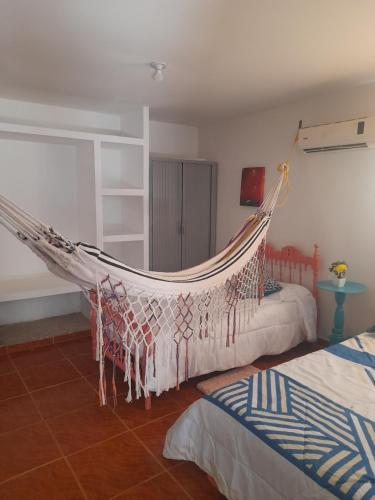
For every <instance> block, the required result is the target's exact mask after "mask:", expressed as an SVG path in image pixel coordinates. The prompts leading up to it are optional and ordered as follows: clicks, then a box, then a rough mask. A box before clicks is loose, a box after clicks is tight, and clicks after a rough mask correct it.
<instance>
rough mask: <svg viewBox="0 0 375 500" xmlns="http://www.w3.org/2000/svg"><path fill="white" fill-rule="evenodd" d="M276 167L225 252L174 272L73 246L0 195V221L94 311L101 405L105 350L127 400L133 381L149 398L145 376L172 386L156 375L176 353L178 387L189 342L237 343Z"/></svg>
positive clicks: (254, 292) (256, 276)
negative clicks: (268, 188)
mask: <svg viewBox="0 0 375 500" xmlns="http://www.w3.org/2000/svg"><path fill="white" fill-rule="evenodd" d="M279 171H280V179H279V180H278V182H277V183H276V185H275V186H274V187H273V189H271V191H270V193H269V194H268V195H267V197H266V198H265V200H264V202H263V204H262V205H261V207H259V209H258V210H257V212H256V213H255V214H254V215H252V216H251V217H249V218H248V219H247V220H246V222H245V224H244V225H243V227H242V228H241V230H240V231H239V232H238V234H237V235H236V236H235V237H234V238H233V239H232V240H231V241H230V242H229V244H228V245H227V246H226V247H225V249H224V250H222V251H221V252H220V253H218V254H217V255H216V256H215V257H213V258H211V259H209V260H208V261H206V262H204V263H203V264H200V265H198V266H196V267H193V268H190V269H187V270H184V271H180V272H175V273H158V272H148V271H143V270H138V269H133V268H131V267H128V266H126V265H125V264H123V263H121V262H119V261H118V260H116V259H114V258H112V257H110V256H109V255H107V254H106V253H104V252H102V251H101V250H100V249H98V248H96V247H94V246H91V245H87V244H85V243H77V244H74V243H72V242H70V241H69V240H67V239H66V238H64V237H63V236H61V235H60V234H58V233H56V232H55V231H54V230H53V229H52V228H51V227H50V226H47V225H45V224H44V223H42V222H40V221H38V220H37V219H35V218H34V217H33V216H31V215H30V214H28V213H27V212H25V211H24V210H22V209H21V208H19V207H18V206H16V205H15V204H13V203H12V202H10V201H9V200H7V199H6V198H4V197H2V196H0V223H1V224H2V225H3V226H5V227H6V228H7V229H8V230H9V231H10V232H11V233H12V234H14V235H15V236H16V237H17V238H18V239H19V240H21V241H22V242H23V243H24V244H25V245H27V246H28V247H29V248H30V249H31V250H32V251H33V252H34V253H35V254H36V255H37V256H38V257H40V258H41V259H42V260H43V261H44V262H45V263H46V265H47V267H48V269H49V270H50V271H51V272H53V273H54V274H56V275H58V276H59V277H61V278H64V279H66V280H68V281H70V282H73V283H75V284H77V285H79V286H80V287H81V288H82V290H83V292H84V293H85V295H86V297H87V298H88V299H89V300H90V303H91V306H92V307H93V308H95V310H96V318H97V360H98V361H99V362H100V365H99V366H100V397H101V402H102V403H103V404H104V403H105V402H106V395H105V393H106V390H105V377H104V360H105V357H106V356H107V355H108V354H109V355H110V357H111V358H112V359H113V360H115V361H116V364H117V365H121V366H122V368H123V370H124V374H125V375H124V379H125V381H126V382H128V384H129V393H128V396H127V400H128V401H130V400H131V399H132V380H134V386H135V394H136V397H137V398H138V397H140V396H141V394H142V392H143V393H144V395H145V396H146V397H147V396H148V395H149V388H150V381H149V379H150V373H151V374H152V376H153V377H154V378H155V379H156V389H155V390H156V393H157V395H158V394H160V393H161V392H162V391H163V390H166V389H169V385H168V384H167V382H166V378H165V377H161V376H160V373H161V371H163V370H168V369H169V366H170V364H171V362H172V360H171V357H172V355H175V356H176V366H177V368H176V371H177V373H176V385H178V384H179V380H180V378H181V373H180V371H181V366H180V365H181V363H180V361H181V360H180V353H181V352H182V351H183V353H184V356H185V359H184V372H185V373H184V376H183V379H185V378H188V368H187V367H188V355H189V344H190V343H192V342H200V341H202V340H205V341H206V342H218V341H222V340H223V338H224V342H225V343H226V345H227V346H229V345H230V343H232V342H234V341H235V335H236V332H237V331H238V330H239V329H240V327H241V322H242V323H244V322H245V321H246V322H248V321H249V319H250V318H251V317H252V316H253V314H254V313H255V311H256V308H257V307H258V305H259V302H260V300H261V299H262V297H263V270H264V259H265V254H264V250H265V238H266V234H267V230H268V228H269V224H270V220H271V216H272V213H273V210H274V208H275V206H276V202H277V199H278V195H279V193H280V190H281V187H282V185H283V184H284V183H285V182H286V180H287V176H288V164H287V163H284V164H282V165H280V167H279ZM240 305H241V307H239V306H240ZM223 320H224V321H223ZM223 324H225V328H224V329H223ZM182 346H183V348H182ZM172 353H173V354H172ZM150 363H151V369H150Z"/></svg>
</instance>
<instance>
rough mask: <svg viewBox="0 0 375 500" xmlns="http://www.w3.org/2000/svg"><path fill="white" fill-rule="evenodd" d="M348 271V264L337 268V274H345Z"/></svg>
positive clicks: (339, 265)
mask: <svg viewBox="0 0 375 500" xmlns="http://www.w3.org/2000/svg"><path fill="white" fill-rule="evenodd" d="M347 269H348V266H347V265H346V264H338V265H337V266H336V267H335V271H336V273H344V272H345V271H346V270H347Z"/></svg>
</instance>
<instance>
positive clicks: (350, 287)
mask: <svg viewBox="0 0 375 500" xmlns="http://www.w3.org/2000/svg"><path fill="white" fill-rule="evenodd" d="M316 286H317V288H319V289H320V290H326V291H327V292H333V293H334V294H335V299H336V311H335V317H334V320H333V328H332V333H331V336H330V338H329V343H330V344H331V345H332V344H337V343H338V342H341V341H342V340H344V307H343V306H344V302H345V299H346V295H347V294H358V293H365V292H366V291H367V286H366V285H363V284H362V283H357V282H355V281H347V282H346V283H345V286H342V287H338V286H335V285H334V284H333V283H332V282H331V281H330V280H327V281H318V283H317V284H316Z"/></svg>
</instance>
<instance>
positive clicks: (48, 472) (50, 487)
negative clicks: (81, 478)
mask: <svg viewBox="0 0 375 500" xmlns="http://www.w3.org/2000/svg"><path fill="white" fill-rule="evenodd" d="M0 498H1V500H81V499H83V498H84V497H83V495H82V493H81V491H80V489H79V487H78V484H77V482H76V480H75V479H74V477H73V474H72V472H71V471H70V469H69V467H68V466H67V465H66V463H65V462H64V460H58V461H57V462H54V463H52V464H49V465H44V466H43V467H40V468H38V469H35V470H33V471H31V472H28V473H26V474H25V475H22V476H20V477H17V478H14V479H11V480H10V481H7V482H6V483H3V484H2V485H0Z"/></svg>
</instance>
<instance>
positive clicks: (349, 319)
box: [199, 86, 375, 336]
mask: <svg viewBox="0 0 375 500" xmlns="http://www.w3.org/2000/svg"><path fill="white" fill-rule="evenodd" d="M366 115H375V86H368V87H362V88H356V89H353V90H351V91H346V92H341V93H335V94H330V95H325V96H321V97H315V98H312V99H309V100H306V101H304V102H297V103H293V104H289V105H286V106H282V107H278V108H276V109H272V110H269V111H264V112H260V113H257V114H253V115H250V116H247V117H243V118H238V119H232V120H223V121H221V122H218V123H214V124H206V125H203V126H201V127H200V130H199V133H200V136H199V142H200V151H199V152H200V155H201V156H208V157H210V158H212V159H214V160H217V161H218V164H219V175H218V218H217V243H218V248H220V247H222V246H223V245H224V244H225V243H226V242H227V241H228V239H229V238H230V236H231V235H232V234H233V233H234V231H235V230H236V229H237V228H238V227H239V226H240V225H241V222H242V221H243V219H244V218H245V217H246V216H247V215H248V214H249V213H250V212H251V211H252V210H253V209H251V208H248V207H241V206H240V205H239V194H240V182H241V171H242V168H243V167H247V166H262V165H264V166H266V189H267V188H268V187H269V186H270V185H271V184H272V183H273V181H274V180H275V179H276V175H277V174H276V171H275V168H276V166H277V164H278V163H280V162H282V161H284V160H285V159H287V157H288V154H289V149H290V146H291V143H292V141H293V138H294V135H295V133H296V128H297V126H298V121H299V120H300V119H302V120H303V123H304V126H308V125H314V124H318V123H322V122H330V121H336V120H345V119H350V118H356V117H363V116H366ZM290 168H291V170H290V192H289V196H288V199H287V203H286V205H285V206H283V207H282V208H279V209H278V210H277V211H276V213H275V216H274V220H273V222H272V225H271V230H270V235H269V241H272V242H273V243H275V244H276V245H285V244H293V245H296V246H298V247H300V248H301V249H303V250H304V251H305V252H311V251H312V246H313V244H314V243H317V244H318V245H319V248H320V253H321V275H320V277H321V279H322V278H326V279H328V278H329V273H328V270H327V268H328V266H329V264H330V262H332V261H334V260H336V259H344V260H346V261H347V262H348V263H349V266H350V269H349V279H351V280H354V281H360V282H363V283H366V284H367V286H368V287H369V291H368V293H367V294H365V295H361V296H351V297H349V298H348V299H347V303H346V307H345V312H346V324H345V331H346V333H347V334H355V333H359V332H361V331H363V330H364V329H366V328H367V327H369V326H370V325H372V324H375V266H374V257H373V255H374V252H373V249H374V248H375V232H374V230H373V228H374V220H375V150H367V151H363V150H361V151H347V152H331V153H319V154H314V155H304V154H303V153H301V152H300V151H299V150H297V151H295V152H294V154H293V156H292V160H291V163H290ZM319 310H320V335H321V336H327V335H328V333H329V332H330V329H331V322H332V317H333V312H334V299H333V297H332V295H331V294H328V293H327V292H320V294H319Z"/></svg>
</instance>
